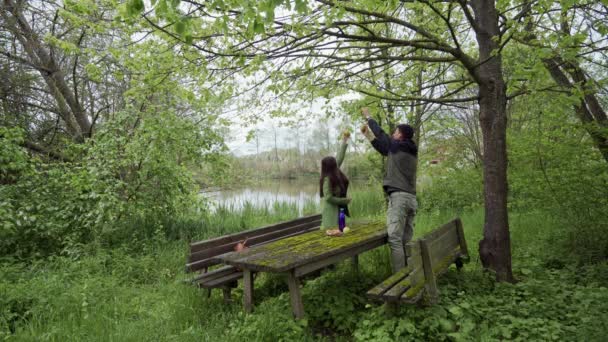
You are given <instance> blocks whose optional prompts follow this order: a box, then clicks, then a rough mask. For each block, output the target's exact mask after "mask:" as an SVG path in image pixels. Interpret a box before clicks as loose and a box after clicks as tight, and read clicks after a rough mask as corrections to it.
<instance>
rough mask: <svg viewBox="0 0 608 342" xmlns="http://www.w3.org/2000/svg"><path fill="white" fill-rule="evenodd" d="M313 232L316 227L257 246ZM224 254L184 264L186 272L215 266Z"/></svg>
mask: <svg viewBox="0 0 608 342" xmlns="http://www.w3.org/2000/svg"><path fill="white" fill-rule="evenodd" d="M315 230H318V226H313V227H310V228H307V229H305V230H301V231H296V232H295V233H292V234H289V235H284V236H279V237H276V238H274V239H272V240H268V241H264V242H262V243H259V244H258V245H263V244H266V243H271V242H274V241H277V240H280V239H285V238H288V237H291V236H296V235H301V234H304V233H308V232H311V231H315ZM232 246H233V247H234V245H232ZM250 246H251V245H250ZM232 251H233V249H230V250H228V251H226V252H224V253H229V252H232ZM246 251H247V250H244V251H241V252H239V253H245V252H246ZM224 253H220V254H216V255H214V256H211V257H209V258H207V259H203V260H199V261H194V262H191V263H187V264H186V272H193V271H198V270H201V269H203V268H205V267H209V266H213V265H217V264H219V263H221V261H220V260H218V259H216V257H217V256H219V255H222V254H224Z"/></svg>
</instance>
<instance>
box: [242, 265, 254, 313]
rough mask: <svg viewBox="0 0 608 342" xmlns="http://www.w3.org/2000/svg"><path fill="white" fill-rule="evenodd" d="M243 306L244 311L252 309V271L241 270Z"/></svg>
mask: <svg viewBox="0 0 608 342" xmlns="http://www.w3.org/2000/svg"><path fill="white" fill-rule="evenodd" d="M243 290H244V293H243V308H244V309H245V312H248V313H249V312H251V311H253V273H251V270H243Z"/></svg>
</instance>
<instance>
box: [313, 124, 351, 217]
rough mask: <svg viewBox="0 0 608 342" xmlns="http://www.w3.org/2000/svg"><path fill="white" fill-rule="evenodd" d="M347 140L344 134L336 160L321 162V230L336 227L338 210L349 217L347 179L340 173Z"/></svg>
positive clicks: (328, 158)
mask: <svg viewBox="0 0 608 342" xmlns="http://www.w3.org/2000/svg"><path fill="white" fill-rule="evenodd" d="M348 138H349V134H348V133H344V137H343V138H342V144H341V146H340V150H339V151H338V159H337V160H336V158H334V157H325V158H323V159H322V160H321V178H320V179H319V193H320V195H321V206H322V210H323V211H322V213H321V229H328V228H336V227H337V226H338V214H339V213H340V208H344V211H345V214H346V215H348V216H350V214H349V213H348V207H347V206H346V205H347V204H348V203H349V202H350V200H351V199H350V198H347V197H346V192H347V191H348V178H347V177H346V176H345V175H344V174H343V173H342V171H340V166H341V165H342V162H343V161H344V154H345V152H346V147H347V143H348Z"/></svg>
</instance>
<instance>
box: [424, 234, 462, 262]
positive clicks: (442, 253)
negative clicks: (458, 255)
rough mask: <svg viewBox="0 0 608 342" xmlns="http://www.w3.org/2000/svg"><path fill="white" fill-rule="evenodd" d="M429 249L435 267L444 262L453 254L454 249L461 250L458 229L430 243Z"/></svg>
mask: <svg viewBox="0 0 608 342" xmlns="http://www.w3.org/2000/svg"><path fill="white" fill-rule="evenodd" d="M429 248H430V254H431V261H432V263H433V265H437V264H438V263H440V262H441V261H443V259H445V258H446V257H447V256H448V255H450V254H452V251H453V250H454V249H458V250H460V241H459V238H458V231H457V230H456V227H454V228H453V229H450V230H449V231H447V232H445V233H444V234H443V235H441V236H438V237H437V238H435V239H434V240H432V241H430V242H429Z"/></svg>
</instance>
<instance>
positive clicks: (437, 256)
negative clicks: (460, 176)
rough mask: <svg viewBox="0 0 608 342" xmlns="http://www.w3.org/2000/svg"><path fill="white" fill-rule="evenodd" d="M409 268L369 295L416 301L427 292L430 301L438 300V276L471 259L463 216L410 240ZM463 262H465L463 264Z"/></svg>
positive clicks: (386, 281) (401, 300)
mask: <svg viewBox="0 0 608 342" xmlns="http://www.w3.org/2000/svg"><path fill="white" fill-rule="evenodd" d="M405 252H406V255H407V265H408V266H407V268H406V269H404V270H402V271H399V272H397V273H396V274H394V275H392V276H390V277H389V278H388V279H386V280H385V281H383V282H382V283H380V284H379V285H377V286H376V287H374V288H372V289H371V290H369V291H368V292H367V295H368V297H370V298H373V299H381V300H384V301H387V302H389V303H391V302H393V303H394V302H404V303H411V304H413V303H416V302H418V301H419V300H420V299H421V298H422V295H423V294H424V293H427V294H428V295H429V301H430V303H434V302H436V301H437V299H438V296H439V291H438V289H437V281H436V279H437V277H439V276H440V275H441V274H443V273H444V272H446V271H447V270H448V268H449V266H450V265H451V264H452V263H455V262H456V261H457V260H459V259H460V260H463V259H464V260H465V261H466V260H467V259H468V251H467V246H466V241H465V239H464V230H463V228H462V222H461V221H460V218H456V219H454V220H452V221H450V222H448V223H446V224H444V225H442V226H440V227H439V228H437V229H435V230H433V231H431V232H429V233H427V234H426V235H424V237H422V238H420V239H418V240H415V241H411V242H409V243H407V244H406V246H405ZM460 265H461V266H462V264H460Z"/></svg>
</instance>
